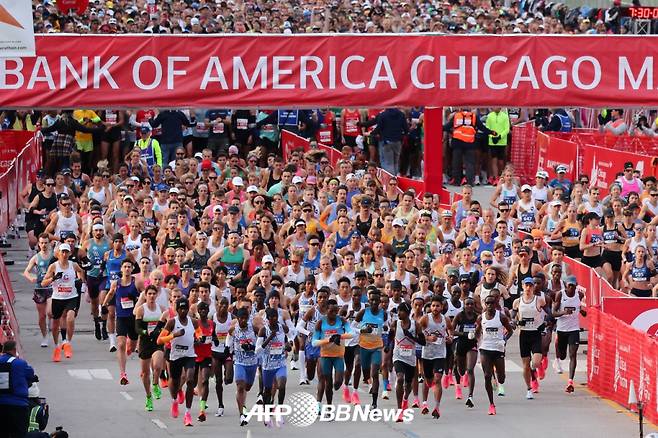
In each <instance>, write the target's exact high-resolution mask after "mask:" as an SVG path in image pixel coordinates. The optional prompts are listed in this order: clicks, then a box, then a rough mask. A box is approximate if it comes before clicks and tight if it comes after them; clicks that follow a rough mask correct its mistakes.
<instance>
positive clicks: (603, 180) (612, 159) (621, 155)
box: [582, 145, 656, 194]
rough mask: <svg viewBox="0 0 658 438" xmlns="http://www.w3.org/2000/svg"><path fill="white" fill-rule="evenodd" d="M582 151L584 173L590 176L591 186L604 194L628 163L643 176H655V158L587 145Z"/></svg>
mask: <svg viewBox="0 0 658 438" xmlns="http://www.w3.org/2000/svg"><path fill="white" fill-rule="evenodd" d="M582 150H583V169H582V173H585V174H589V175H590V184H591V185H592V186H596V187H599V188H600V189H601V192H602V193H604V194H606V193H607V192H608V187H609V186H610V184H612V182H613V181H614V180H615V179H616V175H617V173H619V172H621V171H623V168H624V163H625V162H626V161H630V162H632V163H633V164H634V165H635V168H636V169H638V170H639V171H640V173H641V174H642V176H648V175H653V163H654V161H656V158H655V157H649V156H646V155H639V154H633V153H630V152H623V151H616V150H612V149H607V148H604V147H599V146H593V145H585V146H583V148H582Z"/></svg>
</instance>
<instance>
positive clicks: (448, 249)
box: [440, 242, 455, 254]
mask: <svg viewBox="0 0 658 438" xmlns="http://www.w3.org/2000/svg"><path fill="white" fill-rule="evenodd" d="M440 251H441V254H452V253H453V252H455V245H453V244H452V243H448V242H446V243H444V244H443V245H442V246H441V250H440Z"/></svg>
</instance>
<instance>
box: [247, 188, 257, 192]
mask: <svg viewBox="0 0 658 438" xmlns="http://www.w3.org/2000/svg"><path fill="white" fill-rule="evenodd" d="M254 192H255V193H258V187H256V186H249V187H247V193H254Z"/></svg>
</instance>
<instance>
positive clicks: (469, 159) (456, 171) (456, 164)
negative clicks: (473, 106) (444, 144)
mask: <svg viewBox="0 0 658 438" xmlns="http://www.w3.org/2000/svg"><path fill="white" fill-rule="evenodd" d="M476 130H479V131H482V132H483V133H484V134H485V135H493V136H494V137H496V136H497V135H498V134H497V133H496V132H495V131H492V130H491V129H489V128H487V127H486V126H484V124H483V123H482V121H480V119H479V118H478V117H477V116H476V114H475V113H474V112H471V111H469V110H468V109H467V108H464V109H462V110H460V111H457V112H456V113H455V114H454V115H453V116H452V117H450V119H449V120H448V122H447V123H446V124H444V125H443V132H444V133H446V134H450V135H452V140H451V141H450V147H451V149H452V178H451V180H450V182H449V184H452V185H463V184H468V185H471V186H472V185H473V183H474V179H475V154H476V148H477V145H476V143H475V131H476ZM464 167H465V168H466V176H465V177H464V178H463V179H462V174H463V168H464Z"/></svg>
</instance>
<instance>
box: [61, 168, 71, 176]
mask: <svg viewBox="0 0 658 438" xmlns="http://www.w3.org/2000/svg"><path fill="white" fill-rule="evenodd" d="M70 174H71V169H69V168H68V167H65V168H64V169H62V175H70Z"/></svg>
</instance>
